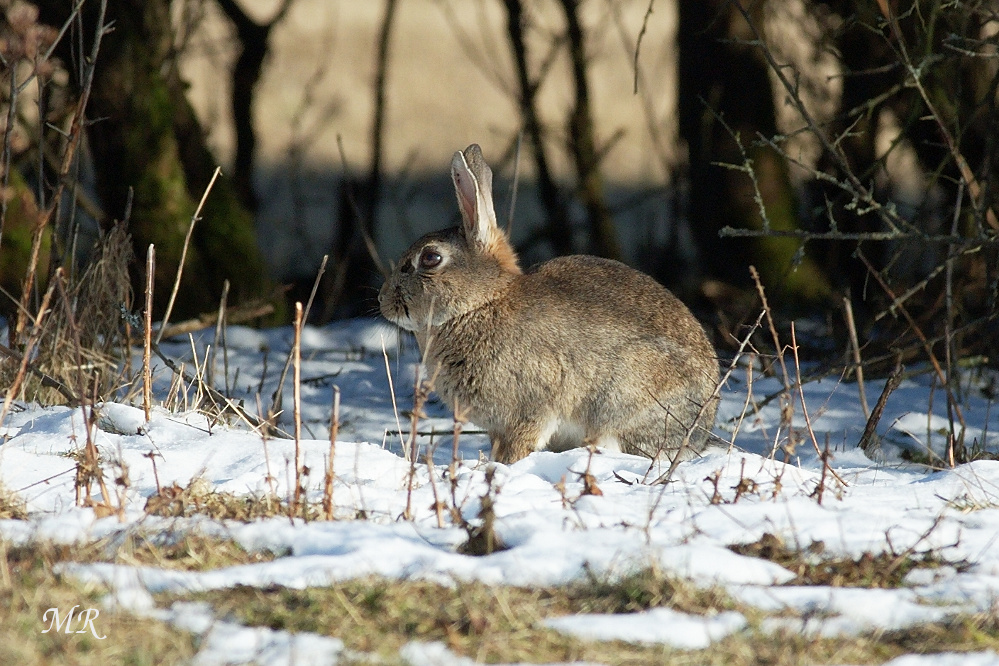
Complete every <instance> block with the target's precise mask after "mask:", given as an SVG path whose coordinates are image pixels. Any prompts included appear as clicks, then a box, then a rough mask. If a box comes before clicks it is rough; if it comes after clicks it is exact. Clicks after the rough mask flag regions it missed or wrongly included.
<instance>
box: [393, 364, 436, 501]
mask: <svg viewBox="0 0 999 666" xmlns="http://www.w3.org/2000/svg"><path fill="white" fill-rule="evenodd" d="M421 368H422V365H420V366H417V368H416V379H415V381H414V382H413V410H412V411H411V412H410V413H409V441H408V442H407V443H406V446H405V447H404V451H406V452H407V453H406V459H407V460H408V461H409V479H408V482H407V487H406V510H405V511H404V512H403V514H402V517H403V519H404V520H413V519H414V517H415V516H414V514H413V485H414V484H415V482H416V463H417V460H418V454H419V444H418V443H417V441H416V438H417V437H418V436H419V434H420V433H419V430H420V419H424V418H426V417H427V415H426V413H424V411H423V407H424V405H426V404H427V399H428V398H429V397H430V393H431V391H433V381H434V379H435V378H431V379H429V380H427V381H423V379H422V377H421V376H420V371H421ZM401 435H402V433H401V432H400V437H401Z"/></svg>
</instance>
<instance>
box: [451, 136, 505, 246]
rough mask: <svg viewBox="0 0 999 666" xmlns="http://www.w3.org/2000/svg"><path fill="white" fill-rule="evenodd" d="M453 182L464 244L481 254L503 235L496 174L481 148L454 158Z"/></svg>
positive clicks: (457, 153)
mask: <svg viewBox="0 0 999 666" xmlns="http://www.w3.org/2000/svg"><path fill="white" fill-rule="evenodd" d="M451 178H452V179H453V180H454V191H455V194H457V196H458V207H459V208H460V209H461V219H462V221H463V223H464V224H463V228H464V231H465V240H467V241H468V242H469V244H471V245H473V246H475V247H477V248H479V249H480V250H483V249H486V248H488V247H490V246H491V245H492V244H493V243H494V241H495V240H496V237H497V236H498V235H501V233H500V230H499V228H497V226H496V211H495V209H494V208H493V193H492V189H493V172H492V170H490V168H489V165H488V164H486V161H485V159H483V157H482V149H480V148H479V145H478V144H476V143H473V144H472V145H470V146H469V147H468V148H466V149H465V150H464V152H461V151H459V152H456V153H455V154H454V157H453V158H452V159H451Z"/></svg>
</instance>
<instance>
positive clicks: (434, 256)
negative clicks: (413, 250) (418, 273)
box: [420, 248, 444, 268]
mask: <svg viewBox="0 0 999 666" xmlns="http://www.w3.org/2000/svg"><path fill="white" fill-rule="evenodd" d="M442 261H444V257H442V256H441V253H440V252H438V251H437V250H434V249H432V248H427V249H425V250H423V252H421V253H420V268H437V267H438V266H440V265H441V262H442Z"/></svg>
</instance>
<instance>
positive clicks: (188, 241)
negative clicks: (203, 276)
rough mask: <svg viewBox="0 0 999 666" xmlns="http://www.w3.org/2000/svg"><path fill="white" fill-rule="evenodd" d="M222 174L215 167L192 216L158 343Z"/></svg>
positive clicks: (157, 339)
mask: <svg viewBox="0 0 999 666" xmlns="http://www.w3.org/2000/svg"><path fill="white" fill-rule="evenodd" d="M221 174H222V167H220V166H217V167H215V171H214V173H212V177H211V180H209V181H208V185H207V186H206V187H205V191H204V192H203V193H202V194H201V201H199V202H198V207H197V208H196V209H195V210H194V215H192V216H191V223H190V224H189V225H188V226H187V234H186V235H185V236H184V244H183V245H182V246H181V248H180V261H179V262H178V264H177V274H176V277H175V278H174V281H173V289H172V290H171V291H170V300H168V301H167V307H166V312H164V313H163V321H162V322H161V323H160V330H159V331H158V332H157V333H156V343H157V344H159V343H160V342H161V341H162V340H163V332H164V331H165V330H166V328H167V324H169V323H170V314H171V313H172V312H173V304H174V301H175V300H176V299H177V292H178V291H180V278H181V276H183V274H184V263H185V261H186V260H187V248H188V247H189V246H190V245H191V236H192V235H193V234H194V225H195V224H197V222H198V220H200V219H201V209H202V208H204V207H205V201H207V200H208V193H209V192H211V191H212V187H214V185H215V181H216V180H217V179H218V177H219V176H220V175H221Z"/></svg>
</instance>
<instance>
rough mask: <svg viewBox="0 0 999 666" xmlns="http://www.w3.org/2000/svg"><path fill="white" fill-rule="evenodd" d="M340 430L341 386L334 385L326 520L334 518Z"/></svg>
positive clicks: (325, 491)
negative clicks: (335, 466)
mask: <svg viewBox="0 0 999 666" xmlns="http://www.w3.org/2000/svg"><path fill="white" fill-rule="evenodd" d="M339 431H340V387H339V386H334V387H333V412H332V414H331V415H330V457H329V459H328V460H327V461H326V476H325V478H324V486H323V511H324V512H325V513H326V520H333V510H334V509H335V508H336V507H335V505H334V504H333V481H334V479H335V472H334V467H333V459H334V457H335V456H336V437H337V434H338V433H339Z"/></svg>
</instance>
